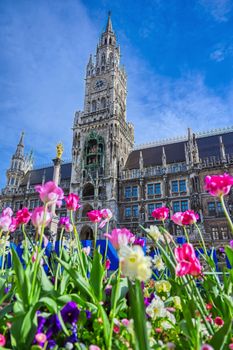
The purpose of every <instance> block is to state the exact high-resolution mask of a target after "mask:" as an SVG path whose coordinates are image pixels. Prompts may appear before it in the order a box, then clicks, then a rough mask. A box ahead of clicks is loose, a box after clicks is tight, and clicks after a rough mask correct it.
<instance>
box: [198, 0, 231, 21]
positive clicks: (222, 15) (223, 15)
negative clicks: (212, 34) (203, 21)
mask: <svg viewBox="0 0 233 350" xmlns="http://www.w3.org/2000/svg"><path fill="white" fill-rule="evenodd" d="M199 3H200V4H201V5H202V6H203V7H204V9H205V10H206V11H207V12H208V13H209V14H210V15H211V16H212V17H213V18H214V19H215V20H216V21H217V22H226V21H228V18H229V14H230V12H231V10H232V0H199Z"/></svg>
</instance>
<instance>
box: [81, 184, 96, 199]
mask: <svg viewBox="0 0 233 350" xmlns="http://www.w3.org/2000/svg"><path fill="white" fill-rule="evenodd" d="M94 193H95V189H94V186H93V185H92V184H91V183H87V184H86V185H85V186H84V188H83V199H85V198H93V197H94Z"/></svg>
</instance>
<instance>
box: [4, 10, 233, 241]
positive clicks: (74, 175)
mask: <svg viewBox="0 0 233 350" xmlns="http://www.w3.org/2000/svg"><path fill="white" fill-rule="evenodd" d="M85 80H86V86H85V97H84V110H83V111H78V112H76V114H75V118H74V124H73V145H72V162H70V163H63V164H62V165H61V168H60V181H59V184H60V186H61V187H62V188H63V189H64V191H65V194H68V193H69V192H74V193H78V194H79V195H80V197H81V202H82V209H81V210H80V212H79V213H78V214H77V218H76V219H77V226H78V229H79V232H80V235H81V239H88V238H92V235H93V227H92V224H91V223H90V222H89V221H88V218H87V215H86V214H87V212H88V211H90V210H92V209H97V208H110V209H111V210H112V212H113V213H114V217H113V221H112V226H116V225H118V226H120V227H127V228H129V229H131V230H132V231H133V232H134V233H138V234H139V235H141V234H142V233H141V232H140V228H139V224H141V225H144V226H149V225H151V224H153V223H154V219H153V218H152V217H151V213H152V211H153V210H154V208H157V207H160V206H162V205H166V206H168V207H169V208H170V209H171V212H172V213H174V212H176V211H185V210H187V209H194V210H195V211H198V213H199V214H200V217H201V220H200V222H199V225H200V226H201V227H202V229H203V230H204V233H205V239H206V241H207V242H208V244H209V245H213V244H214V242H215V243H216V242H217V244H218V245H222V244H224V241H228V240H229V239H230V232H229V230H228V227H227V223H226V220H225V218H224V217H223V212H222V209H221V205H220V203H219V202H218V200H217V198H214V197H211V196H209V195H208V194H207V193H206V192H205V191H204V189H203V180H204V177H205V176H206V175H207V174H217V173H223V172H230V173H233V129H232V128H227V129H223V130H214V131H212V132H206V133H199V134H194V133H193V132H192V131H191V130H190V129H189V130H188V132H187V136H186V137H183V138H177V139H172V140H165V141H161V142H160V141H158V142H155V143H151V144H148V145H143V146H141V147H135V146H134V127H133V124H132V123H130V122H128V121H127V120H126V93H127V90H126V72H125V71H124V69H123V68H122V67H121V65H120V47H119V45H118V44H117V42H116V36H115V33H114V30H113V27H112V23H111V18H110V16H109V17H108V21H107V25H106V29H105V31H104V32H103V33H102V35H101V37H100V40H99V43H98V45H97V49H96V54H95V59H93V57H92V55H91V56H90V59H89V61H88V64H87V67H86V79H85ZM32 163H33V162H32V157H31V156H25V155H24V137H23V134H22V136H21V138H20V141H19V143H18V146H17V149H16V152H15V154H14V155H13V156H12V160H11V164H10V167H9V169H8V170H7V184H6V186H5V188H4V189H3V190H2V194H1V197H0V200H1V206H2V207H6V206H11V207H12V208H14V210H15V211H17V210H18V209H20V208H22V207H24V206H27V207H29V208H30V210H32V209H33V208H34V207H36V206H38V205H39V199H38V194H37V193H36V192H35V190H34V186H35V185H36V184H41V183H44V182H46V181H49V180H52V179H53V176H54V174H53V173H54V167H55V165H54V166H53V165H52V163H51V166H49V167H44V168H37V169H33V164H32ZM54 163H55V162H54ZM227 206H228V209H229V211H230V213H233V193H232V194H230V196H229V197H228V198H227ZM57 214H58V215H59V216H64V215H66V208H65V205H63V206H62V207H61V208H60V209H58V211H57ZM168 225H169V229H170V230H171V231H172V232H173V233H174V234H175V235H181V234H182V232H180V229H179V228H177V227H174V226H173V224H172V223H171V222H170V223H169V224H168ZM190 235H191V239H192V240H195V237H196V232H195V230H193V231H190Z"/></svg>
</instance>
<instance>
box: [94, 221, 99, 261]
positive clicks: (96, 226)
mask: <svg viewBox="0 0 233 350" xmlns="http://www.w3.org/2000/svg"><path fill="white" fill-rule="evenodd" d="M97 232H98V222H95V230H94V242H93V248H94V251H93V256H94V254H95V250H96V239H97Z"/></svg>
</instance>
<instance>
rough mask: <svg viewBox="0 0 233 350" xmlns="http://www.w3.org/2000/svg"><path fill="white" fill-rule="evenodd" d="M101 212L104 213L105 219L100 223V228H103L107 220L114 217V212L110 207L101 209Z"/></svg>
mask: <svg viewBox="0 0 233 350" xmlns="http://www.w3.org/2000/svg"><path fill="white" fill-rule="evenodd" d="M100 214H101V215H102V219H104V220H103V221H102V222H101V223H100V225H99V228H103V227H104V226H105V225H106V224H107V222H109V221H110V220H111V218H112V212H111V210H110V209H101V210H100Z"/></svg>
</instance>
